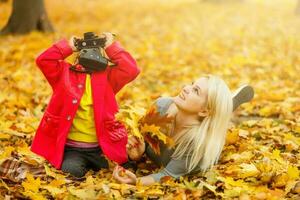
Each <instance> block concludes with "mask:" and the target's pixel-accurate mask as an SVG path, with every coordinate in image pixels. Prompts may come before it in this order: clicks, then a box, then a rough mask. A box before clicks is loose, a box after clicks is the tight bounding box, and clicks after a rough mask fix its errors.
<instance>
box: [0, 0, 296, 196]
mask: <svg viewBox="0 0 300 200" xmlns="http://www.w3.org/2000/svg"><path fill="white" fill-rule="evenodd" d="M0 27H1V29H2V30H1V35H0V44H1V45H0V141H1V142H0V152H1V154H0V176H1V179H0V198H1V199H10V198H12V199H16V198H29V199H106V198H117V199H119V198H130V199H132V198H146V197H148V198H154V199H157V198H164V199H173V198H175V199H186V198H188V199H192V198H194V199H199V198H202V199H217V198H219V199H221V198H224V199H234V198H236V199H283V198H286V199H287V198H290V199H297V198H300V196H299V195H300V182H299V170H300V161H299V160H300V159H299V158H300V156H299V145H300V79H299V73H300V54H299V52H300V34H299V32H300V1H297V0H172V1H168V0H160V1H159V0H151V1H150V0H149V1H138V0H124V1H121V0H110V1H108V0H89V1H84V0H73V1H71V0H64V1H50V0H45V1H42V0H22V1H21V0H14V1H12V0H1V1H0ZM88 31H94V32H96V33H98V34H100V33H101V32H104V31H110V32H113V33H115V34H116V35H117V37H116V39H117V40H119V41H120V42H121V44H122V45H123V46H124V47H125V48H126V49H127V50H128V51H129V52H130V53H132V55H133V57H134V58H136V59H137V62H138V65H139V67H140V68H141V70H142V72H141V74H140V76H139V77H138V78H137V79H136V80H135V81H134V82H132V83H130V84H129V85H128V86H126V87H125V88H124V89H123V90H122V91H121V92H120V93H119V94H118V96H117V98H118V101H119V106H120V116H119V117H120V119H121V120H122V121H124V123H126V124H127V127H128V129H129V130H133V129H136V128H137V127H138V123H139V122H138V120H137V119H138V118H139V117H141V116H142V115H143V113H144V111H145V110H146V109H147V108H149V106H150V105H151V103H152V102H153V101H154V100H155V99H156V98H157V97H159V96H171V95H176V94H177V93H178V92H179V90H180V88H181V87H182V85H183V84H185V83H190V82H192V81H193V80H195V79H196V78H198V77H200V76H201V75H204V74H215V75H218V76H220V77H221V78H223V79H224V80H225V82H226V83H228V85H229V86H230V88H231V89H232V91H234V89H236V88H237V87H238V86H240V85H241V84H243V83H248V84H250V85H252V86H253V87H254V89H255V97H254V100H253V101H251V102H250V103H247V104H245V105H242V106H241V108H239V109H238V111H237V112H236V113H235V116H234V120H233V121H234V123H233V125H232V127H231V128H230V130H229V131H228V135H227V140H226V146H225V148H224V150H223V152H222V156H221V159H220V161H219V163H218V164H217V165H216V166H215V167H214V168H213V169H212V170H210V171H209V172H207V173H205V174H204V175H203V174H201V175H200V174H198V175H194V176H189V177H183V178H181V179H180V181H175V180H173V179H165V180H163V181H162V182H161V183H159V184H155V185H153V186H149V187H144V186H139V185H138V186H129V185H124V184H118V183H117V182H116V181H115V180H113V179H112V178H111V170H101V171H99V172H91V171H90V172H88V174H86V176H85V178H84V179H83V180H73V179H71V178H70V177H68V176H67V175H66V174H63V173H62V172H60V171H57V170H55V169H54V168H53V167H51V166H50V165H49V164H48V163H47V162H45V161H44V160H43V159H42V158H40V157H38V156H36V155H34V154H33V153H31V152H30V151H29V146H30V144H31V140H32V137H33V136H34V133H35V130H36V128H37V126H38V124H39V121H40V119H41V117H42V115H43V111H44V109H45V107H46V106H47V103H48V101H49V99H50V97H51V88H50V86H49V85H48V83H47V81H46V79H45V78H44V77H43V75H42V73H41V72H40V71H39V69H38V67H37V66H36V64H35V58H36V56H37V55H38V54H39V53H41V52H42V51H43V50H45V49H46V48H48V47H49V46H50V45H51V44H52V43H53V42H55V41H57V40H59V39H61V38H69V37H70V36H72V35H77V36H82V35H83V33H84V32H88ZM12 33H13V34H12ZM68 60H69V61H70V62H73V61H74V56H71V57H70V58H68ZM128 114H129V116H131V118H130V117H129V118H126V119H125V117H124V116H127V115H128ZM132 116H135V117H132ZM8 163H14V165H13V167H12V170H11V171H12V172H10V173H9V172H6V171H5V170H4V168H5V166H7V165H8ZM155 170H159V169H158V168H154V167H153V166H152V164H151V162H146V163H141V164H140V165H139V170H138V171H137V174H138V175H139V176H141V175H146V174H149V173H151V172H153V171H155Z"/></svg>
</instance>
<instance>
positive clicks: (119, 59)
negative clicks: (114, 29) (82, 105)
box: [105, 41, 140, 94]
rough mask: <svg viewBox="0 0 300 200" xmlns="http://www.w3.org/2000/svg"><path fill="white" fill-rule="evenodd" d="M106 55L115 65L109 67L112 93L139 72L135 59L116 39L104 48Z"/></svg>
mask: <svg viewBox="0 0 300 200" xmlns="http://www.w3.org/2000/svg"><path fill="white" fill-rule="evenodd" d="M105 52H106V54H107V56H108V57H109V58H110V59H111V60H112V62H113V63H115V64H116V66H114V67H111V68H109V71H108V81H109V83H110V85H111V86H112V88H113V91H114V93H115V94H116V93H117V92H118V91H120V90H121V89H122V87H124V86H125V85H126V84H127V83H129V82H131V81H132V80H134V79H135V78H136V77H137V75H138V74H139V73H140V70H139V68H138V66H137V64H136V61H135V60H134V59H133V58H132V56H131V55H130V54H129V53H128V52H127V51H125V50H124V48H123V47H122V46H121V44H120V43H119V42H117V41H115V42H113V43H112V44H111V45H110V46H108V47H107V48H106V49H105Z"/></svg>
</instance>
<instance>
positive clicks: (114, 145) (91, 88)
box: [31, 33, 139, 177]
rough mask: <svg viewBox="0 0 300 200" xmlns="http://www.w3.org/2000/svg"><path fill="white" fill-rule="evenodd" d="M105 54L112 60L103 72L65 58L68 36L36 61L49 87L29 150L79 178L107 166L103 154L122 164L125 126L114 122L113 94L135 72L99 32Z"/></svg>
mask: <svg viewBox="0 0 300 200" xmlns="http://www.w3.org/2000/svg"><path fill="white" fill-rule="evenodd" d="M101 37H104V38H105V39H106V42H105V44H104V49H105V53H106V55H107V56H108V58H109V59H110V60H111V61H112V62H113V63H114V64H115V66H114V67H106V68H105V69H104V70H102V71H93V72H92V73H81V72H78V71H75V70H72V69H74V68H75V69H83V70H82V72H84V71H85V70H84V69H87V68H88V66H81V65H79V64H78V63H77V64H75V65H71V64H70V63H68V62H66V61H65V58H67V57H68V56H69V55H71V54H72V53H73V52H74V51H77V49H76V47H75V45H74V42H73V41H74V40H73V38H71V39H70V41H69V42H68V41H67V40H64V39H63V40H61V41H59V42H57V43H55V44H53V45H52V46H51V47H50V48H49V49H47V50H46V51H44V52H43V53H42V54H41V55H39V56H38V58H37V59H36V63H37V65H38V67H39V68H40V69H41V71H42V73H43V74H44V76H45V77H46V79H47V80H48V82H49V84H50V85H51V88H52V90H53V94H52V97H51V99H50V102H49V104H48V106H47V108H46V110H45V113H44V116H43V117H42V120H41V122H40V124H39V126H38V129H37V131H36V134H35V137H34V139H33V142H32V146H31V150H32V151H33V152H35V153H37V154H39V155H41V156H43V157H44V158H45V159H47V160H48V161H49V162H50V163H51V164H52V165H53V166H54V167H55V168H57V169H62V171H64V172H68V173H71V174H72V175H74V176H76V177H82V176H84V174H85V173H86V172H87V171H88V170H89V169H93V170H99V169H101V168H107V167H108V162H107V158H108V159H111V160H113V161H115V162H117V163H118V164H124V163H126V162H127V153H126V144H127V133H126V129H125V127H124V126H123V125H122V124H121V123H119V122H118V121H116V120H115V113H116V112H117V111H118V106H117V102H116V99H115V95H116V94H117V93H118V91H119V90H120V89H121V88H122V87H123V86H124V85H126V84H127V83H129V82H131V81H132V80H134V79H135V78H136V76H137V75H138V74H139V69H138V67H137V64H136V61H135V60H134V59H133V58H132V56H131V55H130V54H129V53H128V52H127V51H125V50H124V48H123V47H122V46H121V44H120V43H119V42H117V41H114V39H113V35H112V34H111V33H103V34H102V35H101Z"/></svg>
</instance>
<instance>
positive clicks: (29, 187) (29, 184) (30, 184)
mask: <svg viewBox="0 0 300 200" xmlns="http://www.w3.org/2000/svg"><path fill="white" fill-rule="evenodd" d="M22 186H23V187H24V190H25V191H32V192H34V193H37V192H38V191H39V188H40V186H41V180H40V178H37V179H34V178H33V176H32V174H30V173H27V174H26V180H25V181H23V182H22Z"/></svg>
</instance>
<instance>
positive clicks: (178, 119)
mask: <svg viewBox="0 0 300 200" xmlns="http://www.w3.org/2000/svg"><path fill="white" fill-rule="evenodd" d="M253 94H254V92H253V89H252V87H250V86H247V85H245V86H243V87H241V88H240V89H239V90H237V92H236V93H235V94H233V95H232V94H231V92H230V90H229V88H228V87H227V85H226V84H225V82H224V81H223V80H221V79H220V78H218V77H216V76H206V77H202V78H200V79H198V80H196V81H195V82H194V83H193V84H191V85H187V86H185V87H184V88H183V89H182V91H181V92H180V94H179V95H178V96H176V97H173V98H170V97H169V98H168V97H164V98H162V97H161V98H159V99H157V100H156V102H155V106H157V110H158V111H159V113H160V115H167V116H169V117H173V118H174V120H173V126H172V127H171V130H169V132H168V133H166V134H168V135H169V136H170V137H171V138H172V139H173V141H174V143H175V146H174V148H168V147H167V146H166V145H164V144H163V143H160V154H159V155H158V154H156V153H155V152H154V151H153V149H151V147H150V146H149V145H148V146H147V145H146V147H145V143H144V142H143V141H141V140H138V139H137V138H134V137H132V138H130V139H129V141H128V152H129V154H133V155H140V156H141V155H142V154H143V152H144V151H145V149H146V154H147V156H148V157H149V158H150V159H151V160H152V161H153V162H154V163H156V164H157V165H162V166H164V167H165V168H164V169H162V170H161V171H160V172H158V173H155V174H151V175H148V176H144V177H141V178H140V182H141V183H142V184H144V185H149V184H152V183H154V182H157V181H159V180H160V178H162V177H164V176H172V177H174V178H178V177H180V176H183V175H186V174H191V173H196V172H199V171H201V170H203V171H205V170H207V169H209V168H211V167H212V166H213V165H214V164H216V163H217V161H218V159H219V156H220V154H221V151H222V148H223V146H224V143H225V137H226V132H227V128H228V125H229V122H230V118H231V114H232V112H233V111H234V110H235V109H236V108H237V107H238V106H239V105H240V104H242V103H244V102H247V101H250V100H251V99H252V97H253ZM138 158H139V156H137V157H136V158H135V159H136V160H137V159H138ZM122 170H124V169H122V168H121V167H119V166H116V168H115V169H114V172H113V177H114V178H115V179H117V180H118V181H119V182H122V183H128V184H135V183H136V181H137V177H136V175H135V174H134V173H132V172H130V171H128V170H125V174H126V176H120V172H121V171H122Z"/></svg>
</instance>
